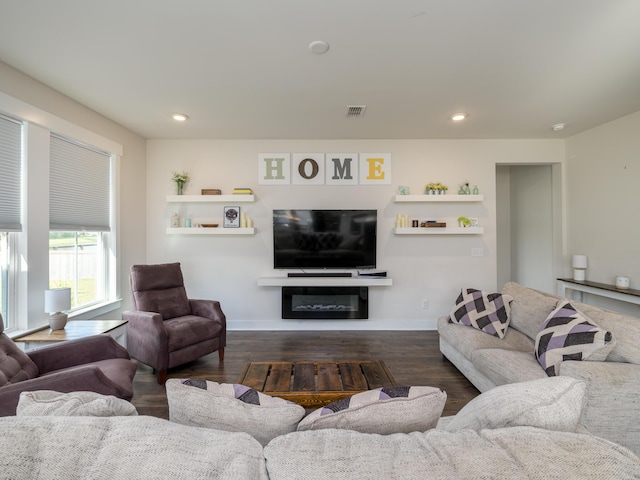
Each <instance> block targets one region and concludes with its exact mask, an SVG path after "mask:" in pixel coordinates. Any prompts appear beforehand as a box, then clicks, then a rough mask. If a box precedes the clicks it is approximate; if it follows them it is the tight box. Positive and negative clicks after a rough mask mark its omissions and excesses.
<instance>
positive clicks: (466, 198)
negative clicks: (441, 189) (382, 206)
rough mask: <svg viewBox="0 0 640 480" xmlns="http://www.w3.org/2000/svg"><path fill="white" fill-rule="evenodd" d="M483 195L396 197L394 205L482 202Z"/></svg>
mask: <svg viewBox="0 0 640 480" xmlns="http://www.w3.org/2000/svg"><path fill="white" fill-rule="evenodd" d="M483 200H484V195H482V194H480V195H396V196H395V197H393V201H394V202H395V203H429V202H460V203H462V202H482V201H483Z"/></svg>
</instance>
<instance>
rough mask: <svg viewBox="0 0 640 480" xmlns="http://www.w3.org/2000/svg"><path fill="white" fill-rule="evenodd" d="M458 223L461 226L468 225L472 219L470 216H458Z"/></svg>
mask: <svg viewBox="0 0 640 480" xmlns="http://www.w3.org/2000/svg"><path fill="white" fill-rule="evenodd" d="M458 225H460V226H461V227H468V226H469V225H471V219H470V218H468V217H458Z"/></svg>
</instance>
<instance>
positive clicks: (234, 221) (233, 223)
mask: <svg viewBox="0 0 640 480" xmlns="http://www.w3.org/2000/svg"><path fill="white" fill-rule="evenodd" d="M222 226H223V227H224V228H238V227H240V207H224V219H223V222H222Z"/></svg>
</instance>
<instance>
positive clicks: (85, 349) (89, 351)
mask: <svg viewBox="0 0 640 480" xmlns="http://www.w3.org/2000/svg"><path fill="white" fill-rule="evenodd" d="M26 353H27V355H28V356H29V357H30V358H31V360H33V362H34V363H35V364H36V365H37V366H38V370H39V371H40V374H41V375H42V374H44V373H47V372H52V371H54V370H60V369H62V368H69V367H75V366H77V365H83V364H86V363H91V362H97V361H100V360H108V359H110V358H126V359H128V358H130V357H129V352H127V349H126V348H124V347H123V346H122V345H120V344H119V343H118V342H116V341H115V340H114V339H113V338H112V337H110V336H109V335H107V334H100V335H93V336H91V337H86V338H78V339H76V340H69V341H68V342H62V343H55V344H53V345H47V346H45V347H41V348H38V349H35V350H30V351H28V352H26Z"/></svg>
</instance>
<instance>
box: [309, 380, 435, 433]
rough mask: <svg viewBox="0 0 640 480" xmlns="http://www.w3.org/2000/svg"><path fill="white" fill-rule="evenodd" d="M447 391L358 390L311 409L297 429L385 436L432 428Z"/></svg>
mask: <svg viewBox="0 0 640 480" xmlns="http://www.w3.org/2000/svg"><path fill="white" fill-rule="evenodd" d="M446 401H447V394H446V393H445V392H443V391H442V390H440V389H439V388H435V387H385V388H377V389H375V390H369V391H366V392H362V393H357V394H355V395H353V396H351V397H348V398H345V399H343V400H339V401H337V402H333V403H330V404H329V405H326V406H324V407H322V408H319V409H317V410H315V411H314V412H311V413H310V414H309V415H307V416H306V417H305V418H304V419H303V420H302V421H301V422H300V423H299V424H298V430H299V431H303V430H319V429H324V428H339V429H347V430H357V431H359V432H363V433H377V434H380V435H388V434H391V433H409V432H415V431H425V430H429V429H430V428H434V427H435V426H436V425H437V423H438V419H439V418H440V415H441V414H442V410H443V408H444V404H445V402H446Z"/></svg>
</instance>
